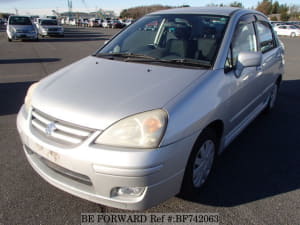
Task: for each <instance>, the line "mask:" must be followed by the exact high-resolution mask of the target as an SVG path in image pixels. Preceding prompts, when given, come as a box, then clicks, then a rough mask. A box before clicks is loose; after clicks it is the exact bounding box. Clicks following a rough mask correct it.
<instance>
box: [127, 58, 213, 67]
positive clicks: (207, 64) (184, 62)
mask: <svg viewBox="0 0 300 225" xmlns="http://www.w3.org/2000/svg"><path fill="white" fill-rule="evenodd" d="M126 61H127V62H128V61H130V62H158V63H169V64H177V65H178V64H181V65H187V66H198V67H211V64H210V62H208V61H202V60H193V59H158V58H154V57H153V58H150V59H132V58H128V59H127V60H126Z"/></svg>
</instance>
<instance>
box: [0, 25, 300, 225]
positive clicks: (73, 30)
mask: <svg viewBox="0 0 300 225" xmlns="http://www.w3.org/2000/svg"><path fill="white" fill-rule="evenodd" d="M118 31H119V30H118V29H104V28H77V27H67V28H66V29H65V37H64V38H43V39H41V40H40V41H39V42H29V41H25V42H20V41H17V42H12V43H9V42H8V41H7V36H6V33H5V30H3V29H2V30H0V225H13V224H33V225H35V224H41V225H44V224H45V225H52V224H80V215H81V213H87V212H89V213H92V212H106V213H109V212H126V211H124V210H119V209H114V208H109V207H105V206H101V205H97V204H94V203H91V202H88V201H85V200H82V199H80V198H77V197H73V196H71V195H69V194H67V193H65V192H63V191H60V190H58V189H56V188H54V187H52V186H51V185H50V184H48V183H47V182H45V181H44V180H43V179H42V178H41V177H40V176H39V175H37V174H36V172H34V171H33V169H32V168H31V166H30V165H29V163H28V162H27V160H26V159H25V155H24V152H23V149H22V146H21V141H20V140H19V136H18V132H17V129H16V114H17V112H18V110H19V108H20V106H21V105H22V104H23V100H24V97H25V94H26V90H27V88H28V87H29V86H30V84H32V83H33V82H34V81H37V80H40V79H41V78H43V77H45V76H47V75H48V74H50V73H52V72H54V71H56V70H58V69H59V68H62V67H63V66H65V65H68V64H70V63H72V62H74V61H76V60H78V59H81V58H83V57H85V56H87V55H90V54H92V53H93V52H94V51H95V50H96V49H97V48H99V47H101V46H102V45H103V43H104V41H105V40H108V39H109V38H111V37H112V35H114V34H115V33H117V32H118ZM281 39H282V41H283V43H284V44H285V47H286V74H285V77H284V80H283V82H282V86H281V89H280V92H279V99H278V102H277V105H276V107H275V110H274V112H272V113H271V114H270V115H267V116H266V115H260V116H259V117H258V118H257V119H256V120H255V121H254V123H252V124H251V125H250V126H249V127H248V128H247V129H246V130H245V131H244V132H243V133H242V134H241V135H240V136H239V137H238V138H237V139H236V140H235V141H234V142H233V143H232V144H231V145H230V146H229V147H228V149H227V151H226V152H225V153H224V154H222V156H221V157H219V158H218V160H217V162H216V167H215V169H214V171H213V173H212V176H211V177H210V179H209V181H208V182H207V184H206V185H205V186H204V187H203V190H202V192H201V194H200V195H199V196H195V198H194V199H192V200H190V201H187V200H183V199H181V198H179V197H173V198H171V199H169V200H168V201H166V202H164V203H162V204H160V205H158V206H156V207H153V208H151V209H149V210H147V211H146V212H161V213H167V212H178V213H181V212H199V213H200V212H211V213H219V215H220V219H221V224H226V225H230V224H237V225H248V224H249V225H252V224H253V225H264V224H268V225H269V224H270V225H274V224H299V223H300V222H299V221H300V167H299V165H300V139H299V134H300V64H299V63H300V38H281ZM99 72H101V71H99Z"/></svg>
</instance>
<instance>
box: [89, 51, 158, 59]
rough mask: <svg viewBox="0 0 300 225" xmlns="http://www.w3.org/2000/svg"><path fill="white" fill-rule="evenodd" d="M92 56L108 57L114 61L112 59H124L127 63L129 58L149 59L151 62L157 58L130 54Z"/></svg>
mask: <svg viewBox="0 0 300 225" xmlns="http://www.w3.org/2000/svg"><path fill="white" fill-rule="evenodd" d="M94 56H96V57H105V58H106V57H108V58H109V59H114V57H120V58H125V61H129V59H131V58H136V59H151V60H156V59H157V58H155V57H152V56H149V55H143V54H135V53H131V52H127V53H98V54H95V55H94Z"/></svg>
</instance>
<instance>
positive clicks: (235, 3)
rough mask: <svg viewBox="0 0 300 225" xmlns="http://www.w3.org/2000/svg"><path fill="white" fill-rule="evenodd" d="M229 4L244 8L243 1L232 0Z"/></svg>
mask: <svg viewBox="0 0 300 225" xmlns="http://www.w3.org/2000/svg"><path fill="white" fill-rule="evenodd" d="M229 6H231V7H238V8H244V6H243V3H241V2H237V1H234V2H232V3H230V5H229Z"/></svg>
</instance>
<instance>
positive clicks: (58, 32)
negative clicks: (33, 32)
mask: <svg viewBox="0 0 300 225" xmlns="http://www.w3.org/2000/svg"><path fill="white" fill-rule="evenodd" d="M40 35H43V36H63V35H64V30H54V31H51V30H42V31H40Z"/></svg>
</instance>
